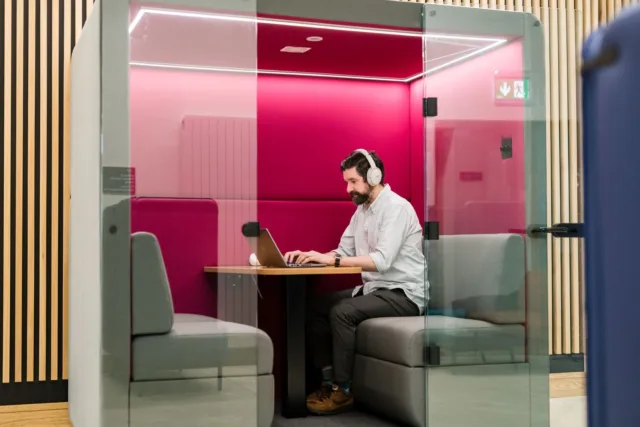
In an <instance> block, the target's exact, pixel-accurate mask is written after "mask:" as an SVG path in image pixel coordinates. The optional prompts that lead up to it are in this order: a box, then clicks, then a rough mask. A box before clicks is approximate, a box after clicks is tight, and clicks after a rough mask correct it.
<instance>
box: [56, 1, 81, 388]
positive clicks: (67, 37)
mask: <svg viewBox="0 0 640 427" xmlns="http://www.w3.org/2000/svg"><path fill="white" fill-rule="evenodd" d="M64 6H65V9H64V10H65V14H64V16H65V26H64V58H63V61H64V141H63V148H62V151H63V155H62V159H61V161H62V162H63V163H62V170H63V175H62V176H63V179H62V192H63V202H62V218H63V220H62V230H60V231H61V234H62V278H63V280H62V351H61V353H62V379H65V380H66V379H68V378H69V369H68V365H69V364H68V347H69V209H70V205H69V203H70V189H71V187H70V185H71V182H70V180H69V177H70V168H69V159H70V155H69V154H70V152H69V147H70V144H71V74H70V73H71V50H72V49H73V46H75V44H76V41H77V40H78V37H80V32H81V31H82V24H83V22H82V0H76V2H75V9H74V11H75V31H74V34H75V37H72V34H71V26H72V25H74V23H73V22H71V18H72V13H71V12H72V7H74V6H73V5H72V0H65V4H64Z"/></svg>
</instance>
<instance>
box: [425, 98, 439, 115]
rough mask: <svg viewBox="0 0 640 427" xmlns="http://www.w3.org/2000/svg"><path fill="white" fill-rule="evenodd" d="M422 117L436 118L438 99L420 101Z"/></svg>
mask: <svg viewBox="0 0 640 427" xmlns="http://www.w3.org/2000/svg"><path fill="white" fill-rule="evenodd" d="M422 115H423V116H424V117H437V116H438V98H423V99H422Z"/></svg>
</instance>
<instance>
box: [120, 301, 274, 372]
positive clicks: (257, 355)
mask: <svg viewBox="0 0 640 427" xmlns="http://www.w3.org/2000/svg"><path fill="white" fill-rule="evenodd" d="M132 346H133V348H132V352H133V379H134V381H142V380H163V379H174V378H183V379H184V378H203V377H211V376H216V375H218V373H217V372H218V370H217V368H219V367H220V368H223V369H222V371H221V374H222V375H223V376H224V375H225V372H226V373H227V375H228V376H233V375H254V376H255V375H266V374H271V372H272V368H273V344H272V342H271V339H270V338H269V336H268V335H267V334H265V333H264V332H263V331H261V330H259V329H256V328H253V327H251V326H247V325H241V324H238V323H230V322H224V321H221V320H218V319H214V318H211V317H206V316H201V315H196V314H176V315H175V319H174V326H173V329H172V330H171V332H169V333H168V334H161V335H143V336H137V337H135V338H134V339H133V344H132ZM234 367H243V368H244V369H243V370H238V369H233V368H234ZM226 368H231V369H226ZM244 371H246V372H244Z"/></svg>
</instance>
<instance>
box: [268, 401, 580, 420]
mask: <svg viewBox="0 0 640 427" xmlns="http://www.w3.org/2000/svg"><path fill="white" fill-rule="evenodd" d="M550 411H551V426H550V427H587V418H586V411H587V399H586V397H567V398H557V399H551V407H550ZM397 426H398V424H395V423H392V422H389V421H385V420H381V419H380V418H377V417H376V416H374V415H370V414H366V413H364V412H360V411H353V412H349V413H346V414H340V415H334V416H329V417H314V416H310V417H307V418H304V419H285V418H282V417H281V416H280V415H276V417H275V420H274V422H273V427H397Z"/></svg>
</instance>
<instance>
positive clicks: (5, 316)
mask: <svg viewBox="0 0 640 427" xmlns="http://www.w3.org/2000/svg"><path fill="white" fill-rule="evenodd" d="M12 6H13V4H12V2H10V1H5V2H4V70H3V72H4V83H3V90H4V104H3V122H4V123H3V124H4V126H3V127H4V129H3V132H4V138H3V141H4V144H3V164H2V167H3V186H2V192H3V198H2V199H3V204H2V216H3V224H2V382H3V383H8V382H9V381H10V380H11V365H10V360H9V359H10V357H11V356H10V353H11V347H12V345H11V344H12V343H11V318H12V317H13V313H12V306H11V269H12V268H13V266H12V265H11V251H12V249H13V248H12V247H11V237H10V235H11V232H12V230H11V220H10V216H11V215H10V212H11V211H12V210H13V207H12V205H11V188H12V187H13V182H12V175H13V174H12V167H11V154H12V148H13V147H12V145H13V144H7V143H6V141H11V123H12V121H13V119H12V115H13V114H12V113H13V108H12V107H13V106H12V105H11V104H12V100H11V90H10V88H11V85H12V84H13V75H12V66H11V61H12V40H13V20H12V15H13V8H12Z"/></svg>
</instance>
